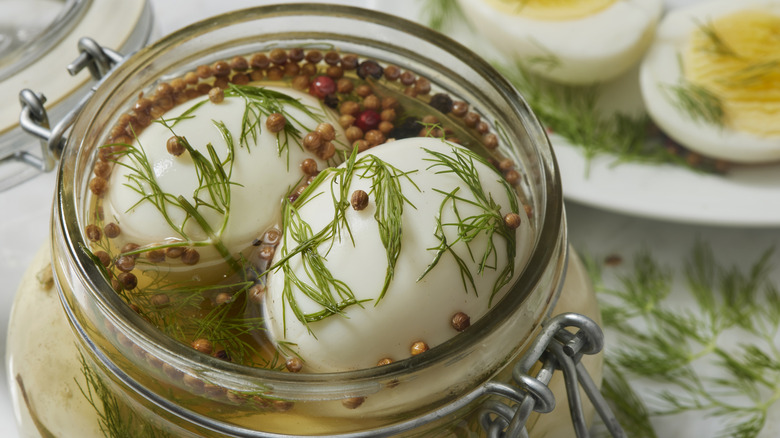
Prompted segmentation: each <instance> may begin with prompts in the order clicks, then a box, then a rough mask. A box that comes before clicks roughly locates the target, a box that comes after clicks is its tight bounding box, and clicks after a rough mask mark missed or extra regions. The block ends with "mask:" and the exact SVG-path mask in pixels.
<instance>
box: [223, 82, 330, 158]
mask: <svg viewBox="0 0 780 438" xmlns="http://www.w3.org/2000/svg"><path fill="white" fill-rule="evenodd" d="M225 97H226V98H227V97H240V98H242V99H243V100H244V104H245V107H244V115H243V117H242V122H241V126H242V127H241V136H240V139H239V145H240V146H241V147H244V146H247V147H248V146H249V140H250V139H251V140H252V142H254V143H255V144H257V137H258V136H259V135H260V133H261V132H262V129H263V127H262V123H261V122H260V120H261V116H265V117H267V116H268V115H270V114H273V113H280V114H282V115H284V116H285V118H286V119H287V121H288V122H287V123H285V125H284V129H283V130H282V131H281V132H279V133H277V134H276V150H277V153H278V154H279V156H280V157H281V156H282V154H283V153H287V167H288V168H289V166H290V153H289V151H290V140H291V139H292V141H294V142H295V143H296V144H297V145H298V147H300V148H301V149H303V145H302V144H301V138H302V136H303V135H302V131H306V130H307V129H308V128H307V127H306V126H305V125H303V124H302V123H301V122H300V121H299V120H297V119H296V118H295V117H293V116H292V115H291V114H290V112H289V111H287V110H285V106H288V105H289V106H291V107H293V108H295V109H298V110H300V111H301V112H303V113H304V114H306V115H307V116H308V117H311V118H312V119H314V120H315V121H316V122H317V123H322V122H323V120H324V119H323V118H322V117H321V116H320V115H319V114H317V113H315V112H314V111H313V109H312V108H311V107H309V106H308V105H305V104H303V103H301V101H299V100H298V99H295V98H293V97H291V96H289V95H287V94H285V93H282V92H279V91H274V90H269V89H267V88H264V87H254V86H250V85H233V84H231V85H230V86H229V87H228V89H227V90H225Z"/></svg>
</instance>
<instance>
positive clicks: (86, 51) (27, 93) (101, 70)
mask: <svg viewBox="0 0 780 438" xmlns="http://www.w3.org/2000/svg"><path fill="white" fill-rule="evenodd" d="M78 47H79V50H80V52H81V54H80V55H79V56H78V58H76V60H75V61H73V62H72V63H70V64H69V65H68V67H67V69H68V72H69V73H70V74H71V76H75V75H76V74H78V73H79V72H80V71H81V70H83V69H84V68H88V69H89V71H90V74H91V75H92V77H93V78H94V79H95V80H97V81H101V80H102V79H103V78H104V77H105V76H106V75H107V74H108V73H110V72H111V70H112V69H113V68H114V67H115V66H116V65H117V64H119V63H121V62H122V61H123V59H124V58H123V56H122V55H121V54H119V53H118V52H115V51H113V50H111V49H107V48H105V47H101V46H100V45H99V44H98V43H97V42H95V40H93V39H91V38H86V37H85V38H81V39H80V40H79V43H78ZM98 84H99V82H98ZM96 86H97V85H95V86H93V87H91V88H90V90H89V91H88V92H87V94H86V95H85V96H84V97H82V98H81V100H80V101H79V102H78V104H76V105H75V106H74V107H73V108H72V109H70V111H68V113H67V114H66V115H65V116H64V117H63V119H62V120H60V121H59V122H58V123H57V124H56V125H54V127H53V128H52V127H51V124H50V122H49V115H48V113H47V112H46V108H45V107H44V103H46V96H44V95H43V94H42V93H37V92H35V91H32V90H30V89H24V90H22V91H21V92H20V93H19V103H20V104H21V106H22V111H21V113H20V115H19V125H20V127H21V128H22V130H24V131H25V132H27V133H29V134H31V135H33V136H35V137H37V138H38V139H39V140H40V142H41V154H40V156H36V155H34V154H32V153H30V152H28V151H25V150H20V151H17V152H16V153H14V154H13V155H10V156H9V157H8V158H6V159H4V160H13V161H18V162H22V163H25V164H29V165H30V166H32V167H34V168H36V169H38V170H39V171H41V172H48V171H50V170H52V169H54V167H55V165H56V163H57V160H58V159H59V158H60V155H61V154H62V149H63V147H64V146H65V142H66V138H65V131H67V130H68V128H70V126H71V125H72V124H73V121H74V120H75V119H76V116H77V115H78V113H79V112H81V109H82V108H83V107H84V105H85V104H86V103H87V101H88V100H89V99H90V98H91V97H92V95H93V94H94V93H95V88H96Z"/></svg>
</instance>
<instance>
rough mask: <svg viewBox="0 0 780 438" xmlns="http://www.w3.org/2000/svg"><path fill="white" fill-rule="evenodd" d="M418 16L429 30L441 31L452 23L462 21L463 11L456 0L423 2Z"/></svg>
mask: <svg viewBox="0 0 780 438" xmlns="http://www.w3.org/2000/svg"><path fill="white" fill-rule="evenodd" d="M420 15H421V17H422V19H423V21H424V22H425V23H427V24H428V26H429V27H430V28H431V29H434V30H437V31H443V30H444V29H446V28H447V27H448V26H449V25H450V24H452V23H454V22H459V21H463V20H461V19H460V18H462V17H463V10H462V9H461V8H460V5H458V0H427V1H425V2H423V5H422V8H421V11H420Z"/></svg>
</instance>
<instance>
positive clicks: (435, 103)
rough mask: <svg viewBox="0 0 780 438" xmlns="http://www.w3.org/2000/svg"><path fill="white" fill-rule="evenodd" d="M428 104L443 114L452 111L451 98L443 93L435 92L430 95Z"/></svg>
mask: <svg viewBox="0 0 780 438" xmlns="http://www.w3.org/2000/svg"><path fill="white" fill-rule="evenodd" d="M430 105H431V106H432V107H433V108H434V109H437V110H439V111H441V112H442V113H443V114H447V113H449V112H450V111H452V98H451V97H450V96H448V95H447V94H444V93H437V94H434V95H433V97H431V102H430Z"/></svg>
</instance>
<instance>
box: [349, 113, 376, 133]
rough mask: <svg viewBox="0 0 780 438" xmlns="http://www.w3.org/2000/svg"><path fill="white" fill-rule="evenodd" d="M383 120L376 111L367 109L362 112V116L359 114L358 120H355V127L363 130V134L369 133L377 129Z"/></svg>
mask: <svg viewBox="0 0 780 438" xmlns="http://www.w3.org/2000/svg"><path fill="white" fill-rule="evenodd" d="M381 120H382V119H381V118H380V116H379V114H377V112H376V111H374V110H371V109H367V110H363V111H361V112H360V114H358V116H357V118H356V119H355V126H357V127H358V128H360V129H361V130H363V132H367V131H370V130H372V129H376V127H377V126H379V122H380V121H381Z"/></svg>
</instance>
